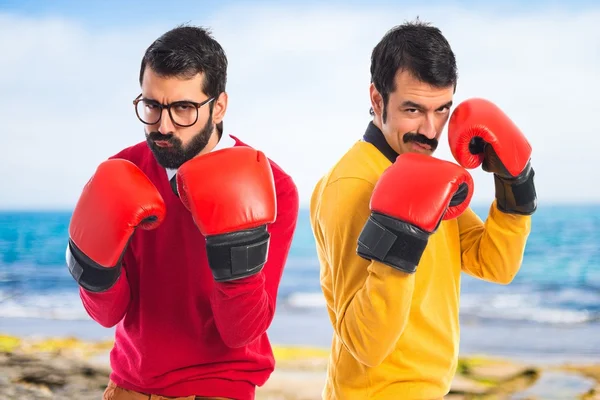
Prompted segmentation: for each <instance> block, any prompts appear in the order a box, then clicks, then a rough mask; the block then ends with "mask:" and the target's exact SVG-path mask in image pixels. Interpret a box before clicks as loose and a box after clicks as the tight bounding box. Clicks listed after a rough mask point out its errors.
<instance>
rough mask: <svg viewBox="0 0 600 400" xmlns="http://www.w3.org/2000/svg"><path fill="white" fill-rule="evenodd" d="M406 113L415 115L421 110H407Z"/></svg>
mask: <svg viewBox="0 0 600 400" xmlns="http://www.w3.org/2000/svg"><path fill="white" fill-rule="evenodd" d="M404 111H405V112H407V113H409V114H415V113H418V112H419V110H418V109H416V108H406V109H405V110H404Z"/></svg>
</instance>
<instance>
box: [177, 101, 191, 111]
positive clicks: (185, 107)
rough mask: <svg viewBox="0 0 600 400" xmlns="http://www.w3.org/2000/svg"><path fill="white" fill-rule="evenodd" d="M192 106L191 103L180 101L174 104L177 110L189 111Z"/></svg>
mask: <svg viewBox="0 0 600 400" xmlns="http://www.w3.org/2000/svg"><path fill="white" fill-rule="evenodd" d="M192 107H193V106H192V105H191V104H185V103H180V104H177V105H176V106H175V109H176V110H177V111H189V110H190V109H191V108H192Z"/></svg>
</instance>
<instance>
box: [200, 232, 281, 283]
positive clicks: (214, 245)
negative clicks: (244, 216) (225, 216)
mask: <svg viewBox="0 0 600 400" xmlns="http://www.w3.org/2000/svg"><path fill="white" fill-rule="evenodd" d="M270 239H271V235H270V234H269V232H268V231H267V226H266V225H263V226H260V227H258V228H254V229H247V230H244V231H239V232H232V233H226V234H222V235H214V236H208V237H207V238H206V253H207V256H208V264H209V265H210V269H211V270H212V274H213V278H214V279H215V281H217V282H225V281H232V280H236V279H241V278H245V277H248V276H251V275H255V274H257V273H259V272H260V271H261V270H262V269H263V267H264V265H265V263H266V262H267V254H268V252H269V242H270Z"/></svg>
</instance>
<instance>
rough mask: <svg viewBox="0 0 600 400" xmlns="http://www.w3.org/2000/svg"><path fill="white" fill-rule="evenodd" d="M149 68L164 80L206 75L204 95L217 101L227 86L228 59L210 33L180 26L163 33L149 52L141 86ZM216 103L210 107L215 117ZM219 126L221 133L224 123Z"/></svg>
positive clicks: (143, 59) (148, 49)
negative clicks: (214, 108)
mask: <svg viewBox="0 0 600 400" xmlns="http://www.w3.org/2000/svg"><path fill="white" fill-rule="evenodd" d="M146 67H150V68H151V69H152V70H153V71H154V72H155V73H156V74H158V75H161V76H165V77H182V78H192V77H194V76H195V75H196V74H198V73H203V74H204V82H203V85H202V91H203V92H204V93H206V95H207V96H209V97H218V96H219V95H220V94H221V93H222V92H224V91H225V86H226V84H227V56H226V55H225V51H224V50H223V48H222V47H221V45H220V44H219V43H218V42H217V41H216V40H215V39H214V38H213V37H212V35H211V33H210V31H209V30H207V29H204V28H201V27H195V26H187V25H180V26H178V27H176V28H174V29H171V30H170V31H168V32H166V33H164V34H163V35H162V36H160V37H159V38H158V39H156V40H155V41H154V42H153V43H152V44H151V45H150V46H149V47H148V48H147V49H146V53H145V54H144V57H143V58H142V65H141V67H140V85H141V84H142V81H143V79H144V71H145V70H146ZM213 105H214V102H211V103H210V112H211V114H212V110H213ZM219 125H220V126H217V127H218V128H219V132H220V133H221V132H222V129H223V128H222V123H221V124H219Z"/></svg>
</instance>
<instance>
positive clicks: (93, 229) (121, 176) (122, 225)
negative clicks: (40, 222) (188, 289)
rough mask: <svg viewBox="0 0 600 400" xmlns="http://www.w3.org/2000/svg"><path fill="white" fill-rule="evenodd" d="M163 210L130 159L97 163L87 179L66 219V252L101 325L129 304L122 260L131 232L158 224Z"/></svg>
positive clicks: (82, 294)
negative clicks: (69, 218) (67, 229)
mask: <svg viewBox="0 0 600 400" xmlns="http://www.w3.org/2000/svg"><path fill="white" fill-rule="evenodd" d="M115 177H118V178H115ZM165 213H166V209H165V204H164V201H163V199H162V197H161V195H160V193H159V192H158V190H157V189H156V187H155V186H154V185H153V184H152V182H151V181H150V179H148V177H147V176H146V175H145V174H144V173H143V172H142V171H141V170H140V169H139V168H138V167H137V166H136V165H135V164H133V163H132V162H130V161H127V160H124V159H111V160H107V161H105V162H103V163H101V164H100V165H99V166H98V168H97V169H96V172H95V173H94V175H93V176H92V178H90V180H89V181H88V182H87V183H86V184H85V186H84V188H83V190H82V193H81V196H80V197H79V200H78V201H77V204H76V206H75V209H74V210H73V215H72V216H71V221H70V223H69V241H68V244H67V249H66V254H65V255H66V262H67V267H68V269H69V272H70V274H71V276H72V277H73V279H75V281H76V282H77V283H78V284H79V293H80V297H81V299H82V302H83V305H84V307H85V309H86V311H87V312H88V314H89V315H90V317H92V318H93V319H94V320H95V321H97V322H98V323H99V324H101V325H102V326H104V327H112V326H114V325H116V324H117V323H118V322H119V321H120V320H121V319H122V318H123V317H124V315H125V313H126V312H127V308H128V306H129V300H130V297H131V294H130V288H129V283H128V281H127V274H126V270H125V265H124V263H125V262H126V260H124V259H125V258H126V257H125V256H126V252H127V249H128V247H129V241H130V239H131V236H132V235H133V233H134V232H135V230H136V229H138V228H141V229H147V230H148V229H154V228H156V227H157V226H159V225H160V223H161V222H162V220H163V219H164V217H165Z"/></svg>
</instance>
